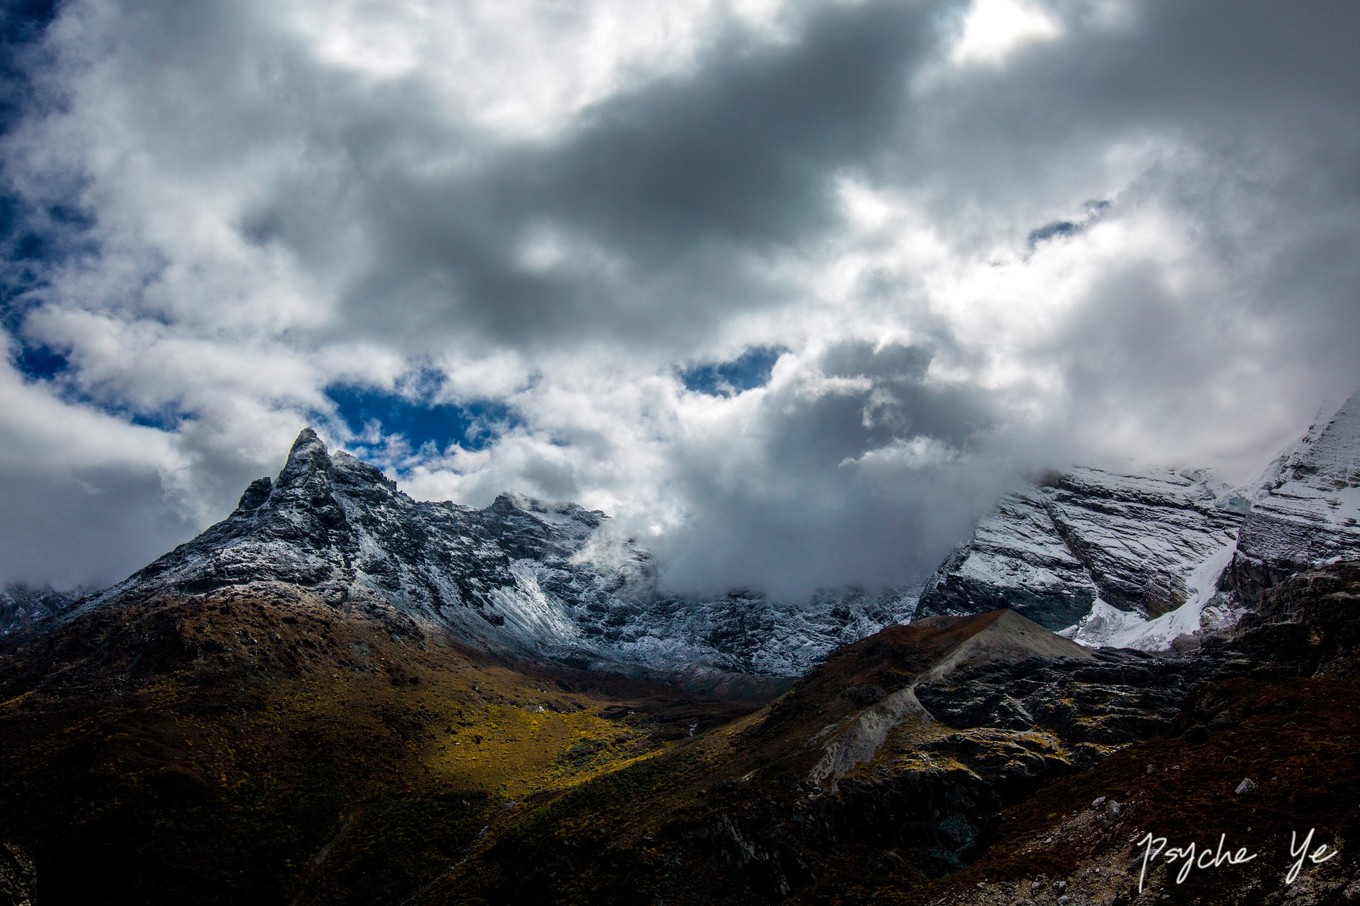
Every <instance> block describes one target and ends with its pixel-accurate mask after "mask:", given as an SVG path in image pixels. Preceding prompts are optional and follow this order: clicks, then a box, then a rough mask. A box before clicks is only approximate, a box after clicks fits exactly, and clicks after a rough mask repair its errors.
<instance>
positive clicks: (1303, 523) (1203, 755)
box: [0, 394, 1360, 903]
mask: <svg viewBox="0 0 1360 906" xmlns="http://www.w3.org/2000/svg"><path fill="white" fill-rule="evenodd" d="M1357 516H1360V394H1357V395H1356V396H1353V397H1352V398H1351V399H1350V400H1349V401H1348V402H1347V403H1346V404H1345V405H1343V406H1342V407H1341V409H1340V410H1339V411H1338V412H1337V413H1335V415H1333V416H1332V417H1331V418H1329V419H1324V420H1322V421H1320V422H1319V423H1318V424H1317V425H1316V426H1314V427H1313V428H1312V429H1310V431H1309V432H1308V434H1307V435H1306V436H1305V437H1304V438H1303V439H1302V440H1301V441H1300V442H1299V443H1298V444H1297V445H1296V446H1295V447H1294V448H1293V449H1291V450H1290V451H1289V452H1287V453H1286V454H1285V455H1283V456H1281V457H1280V458H1279V459H1278V460H1277V461H1276V462H1274V463H1273V464H1271V466H1270V467H1269V468H1267V469H1266V470H1265V472H1264V474H1263V476H1262V477H1261V478H1260V479H1259V480H1257V481H1255V482H1251V483H1248V485H1247V486H1245V487H1234V486H1231V485H1229V484H1227V483H1225V482H1223V481H1220V480H1219V479H1217V478H1216V477H1215V476H1214V475H1213V474H1212V473H1210V472H1207V471H1204V470H1170V469H1166V470H1156V471H1142V472H1139V473H1137V474H1118V473H1116V472H1111V471H1108V470H1100V469H1093V468H1072V469H1068V470H1066V471H1062V472H1053V473H1049V474H1045V475H1042V476H1038V477H1036V478H1035V480H1033V481H1031V482H1029V483H1028V484H1026V485H1024V486H1022V487H1019V488H1017V489H1015V490H1014V491H1013V492H1011V493H1010V494H1008V495H1006V496H1005V497H1004V498H1003V499H1002V500H1001V501H1000V502H999V503H998V505H997V506H996V508H995V509H994V510H993V511H992V512H991V513H989V514H988V515H986V516H985V517H984V518H983V519H982V520H980V522H979V523H978V525H977V527H976V529H975V531H974V532H973V535H972V537H971V538H970V539H969V540H968V541H967V542H966V543H965V544H963V545H962V546H961V547H960V548H958V549H957V550H956V551H954V552H953V553H952V554H951V555H950V556H949V557H948V558H947V559H946V561H945V562H944V563H943V564H942V565H941V566H940V567H939V569H938V570H936V572H935V573H934V574H933V575H932V576H931V577H930V578H929V580H928V581H927V582H926V583H925V584H924V586H923V587H912V588H897V589H877V590H872V589H869V590H866V589H855V588H850V589H836V590H829V591H825V592H821V593H818V594H817V595H814V596H813V597H812V598H811V600H809V601H797V602H794V601H779V600H774V599H771V598H770V597H768V596H766V595H764V594H762V593H761V592H760V591H759V590H754V589H746V590H734V591H732V592H730V593H728V594H725V595H719V596H713V597H708V598H702V599H694V598H687V597H683V596H679V595H676V594H673V593H670V592H667V591H666V590H665V589H664V588H663V587H662V583H661V581H660V578H659V575H660V571H659V568H658V565H657V563H656V561H655V558H654V557H652V556H651V555H650V554H649V553H648V552H647V551H646V550H644V549H642V548H641V547H639V546H638V544H637V543H636V542H635V541H634V540H633V539H630V538H628V537H626V536H624V535H622V534H620V533H619V532H618V531H617V530H616V529H615V528H614V526H613V524H612V522H611V520H610V519H609V518H608V517H607V516H606V515H605V514H603V513H600V512H598V511H590V510H586V509H583V508H582V507H580V506H577V505H575V504H569V503H550V502H545V501H540V500H534V499H532V498H528V497H524V496H522V495H515V494H503V495H502V496H500V497H498V498H497V499H496V500H495V502H494V503H492V504H491V505H490V506H489V507H486V508H484V509H477V508H472V507H466V506H460V505H457V504H453V503H429V502H419V501H415V500H413V499H412V498H410V497H409V496H408V495H406V494H404V493H402V492H401V491H400V490H399V489H398V488H397V486H396V484H395V482H393V481H392V480H390V479H389V478H387V477H386V476H385V475H384V474H383V473H382V472H381V471H380V470H378V469H377V468H376V467H374V466H372V465H369V464H367V463H363V462H361V461H359V460H358V459H356V458H354V457H353V456H350V455H349V454H347V453H343V452H335V453H332V452H331V451H329V450H328V449H327V448H326V446H325V445H324V444H323V443H322V441H321V440H320V438H319V437H318V436H317V435H316V434H315V433H314V432H312V431H311V430H310V429H308V430H304V431H303V432H302V433H301V434H300V435H299V437H298V439H297V441H296V442H295V444H294V445H293V447H292V450H291V451H290V453H289V456H288V459H287V462H286V464H285V466H284V468H283V469H282V471H281V472H280V473H279V474H278V476H277V477H276V478H272V479H271V478H262V479H259V480H258V481H255V482H254V483H252V484H251V485H250V486H249V487H248V488H247V489H246V490H245V492H244V493H243V494H242V496H241V499H240V502H239V504H238V505H237V507H236V509H235V510H234V511H233V512H232V513H231V514H230V515H229V516H228V517H227V518H226V519H224V520H223V521H222V522H219V523H217V524H216V525H214V526H212V527H210V528H209V529H207V530H206V531H205V532H203V533H202V534H201V535H200V536H198V537H197V538H195V539H193V540H191V541H189V542H188V543H186V544H184V545H181V546H180V547H178V548H176V549H175V550H173V551H171V552H169V553H167V554H166V555H165V556H163V557H161V558H159V559H158V560H156V561H155V562H153V563H151V564H150V565H148V566H147V567H145V568H144V569H142V570H139V571H138V572H136V573H134V574H133V575H132V576H130V577H129V578H128V579H126V580H124V581H123V582H121V583H119V584H117V585H115V586H113V587H111V588H108V589H104V590H102V591H98V592H95V593H76V594H70V595H64V594H62V593H59V592H54V591H52V590H50V589H46V590H34V589H27V588H11V589H9V590H7V591H6V593H5V595H4V596H0V620H3V625H0V629H3V631H4V636H3V638H0V738H3V739H4V740H5V741H6V744H5V746H4V747H3V749H0V841H3V842H4V844H5V848H4V851H3V854H4V856H5V858H3V859H0V892H4V891H10V890H13V891H18V893H15V894H14V895H13V896H12V897H11V899H12V901H13V902H21V901H22V900H21V899H20V897H21V896H24V895H28V894H31V893H32V890H33V888H34V885H35V884H36V885H37V889H38V890H39V891H40V895H41V901H42V902H43V903H65V902H72V903H77V902H78V903H93V902H129V901H136V902H147V903H154V902H166V903H169V902H175V903H182V902H246V901H249V902H261V903H273V902H278V903H284V902H287V903H330V902H355V903H359V902H363V903H374V902H394V903H401V902H411V903H504V902H524V903H557V902H581V903H601V902H606V903H608V902H617V903H636V902H668V903H674V902H680V903H707V902H732V903H763V902H785V901H793V902H807V903H813V902H817V903H820V902H859V901H861V900H863V901H866V902H867V901H868V900H870V899H873V900H875V901H887V902H922V903H924V902H938V903H956V902H957V903H964V902H976V903H992V902H997V903H1001V902H1005V903H1014V902H1021V901H1024V900H1029V901H1031V902H1068V903H1080V902H1125V901H1132V900H1133V898H1134V896H1135V894H1134V892H1133V887H1132V884H1133V883H1134V882H1135V881H1136V880H1137V879H1136V875H1137V873H1136V872H1131V871H1129V868H1130V865H1131V864H1132V862H1131V861H1130V860H1131V859H1133V858H1134V857H1135V856H1136V853H1135V851H1134V848H1133V847H1132V846H1131V844H1132V841H1133V839H1136V838H1137V836H1138V834H1137V833H1136V831H1137V830H1138V829H1139V828H1144V829H1150V830H1157V831H1158V832H1159V833H1162V834H1163V835H1169V834H1172V833H1173V832H1181V833H1182V834H1184V835H1189V836H1193V835H1195V834H1201V835H1202V833H1208V832H1209V831H1211V830H1212V831H1215V835H1216V833H1217V830H1216V829H1217V828H1218V827H1219V826H1220V825H1222V827H1223V831H1222V832H1223V833H1225V834H1226V833H1228V832H1229V831H1231V832H1233V833H1238V834H1241V835H1254V838H1255V839H1258V842H1260V845H1261V846H1265V845H1267V843H1268V842H1269V841H1268V840H1266V838H1267V837H1271V835H1274V834H1283V833H1285V828H1286V825H1287V824H1289V821H1290V820H1292V819H1293V818H1297V819H1298V820H1299V821H1307V822H1311V823H1312V824H1313V825H1314V826H1315V827H1317V829H1318V832H1319V833H1320V834H1323V835H1324V836H1325V837H1326V840H1327V841H1328V842H1329V844H1330V845H1332V846H1334V847H1335V846H1340V847H1344V845H1345V841H1346V840H1347V839H1355V837H1354V833H1355V831H1356V830H1357V828H1356V827H1355V824H1356V816H1354V815H1352V814H1350V813H1349V812H1348V811H1347V810H1346V809H1344V808H1342V807H1341V806H1340V805H1339V804H1338V803H1339V802H1341V801H1349V800H1346V799H1344V797H1345V795H1348V794H1347V792H1346V791H1347V790H1348V787H1347V786H1346V782H1345V781H1344V778H1345V777H1351V778H1353V777H1354V776H1357V773H1356V768H1357V767H1360V761H1358V760H1357V757H1358V755H1360V746H1357V745H1356V744H1355V743H1354V741H1353V740H1351V739H1350V737H1349V735H1347V734H1346V733H1341V732H1333V731H1334V730H1336V729H1337V728H1342V727H1346V726H1349V724H1348V722H1349V721H1353V719H1354V717H1355V716H1356V715H1354V714H1352V713H1351V712H1352V711H1353V710H1354V708H1355V705H1354V702H1356V701H1360V696H1357V695H1355V694H1354V693H1355V692H1357V691H1360V690H1357V689H1356V688H1355V686H1356V683H1357V659H1356V657H1355V653H1354V643H1355V641H1356V635H1357V626H1360V620H1357V619H1356V617H1357V614H1358V613H1360V612H1357V611H1356V609H1355V604H1356V602H1357V601H1360V566H1357V565H1356V561H1357V560H1360V527H1358V526H1357ZM1281 702H1287V703H1288V707H1287V708H1282V707H1281V706H1280V704H1279V703H1281ZM1291 723H1292V726H1290V724H1291ZM1252 734H1265V735H1264V736H1262V737H1261V738H1262V740H1263V744H1260V745H1258V744H1256V743H1255V742H1254V741H1253V740H1254V739H1255V737H1254V736H1253V735H1252ZM1343 737H1344V738H1343ZM1291 741H1292V742H1291ZM1291 746H1292V747H1291ZM1324 765H1325V766H1327V768H1328V770H1327V771H1323V770H1322V767H1323V766H1324ZM1140 770H1141V771H1142V773H1141V774H1140V773H1138V771H1140ZM1338 772H1339V773H1338ZM1348 772H1349V773H1348ZM1195 790H1199V791H1200V792H1199V793H1196V792H1194V791H1195ZM1243 790H1245V792H1243ZM1095 791H1102V792H1098V793H1097V794H1096V795H1093V796H1091V797H1090V800H1089V802H1096V804H1095V805H1090V804H1089V802H1088V801H1087V800H1085V799H1084V798H1083V797H1086V796H1087V794H1088V793H1091V792H1095ZM1172 791H1176V792H1175V795H1180V796H1182V797H1183V805H1184V809H1183V810H1182V812H1177V811H1176V810H1175V808H1173V807H1172V805H1171V804H1170V803H1169V800H1168V799H1167V798H1166V797H1167V796H1170V795H1172ZM1164 792H1165V795H1163V793H1164ZM1201 794H1202V795H1201ZM1215 797H1217V798H1219V799H1221V798H1222V797H1231V798H1229V799H1228V800H1227V801H1228V802H1229V803H1230V804H1231V805H1232V807H1230V808H1227V809H1226V810H1215V806H1214V801H1215ZM1337 797H1341V798H1337ZM1097 800H1099V801H1098V802H1097ZM1189 817H1196V820H1199V821H1201V822H1202V827H1201V826H1197V825H1193V823H1187V822H1188V818H1189ZM1220 819H1221V820H1220ZM1323 819H1326V822H1327V823H1326V826H1325V827H1323V826H1322V825H1323ZM1154 825H1155V826H1154ZM1189 836H1187V839H1188V838H1189ZM1272 839H1273V838H1272ZM1055 841H1056V842H1055ZM1272 845H1273V844H1272ZM1259 869H1261V866H1256V867H1254V868H1252V869H1251V870H1246V869H1241V870H1238V871H1236V872H1234V873H1229V872H1226V871H1224V872H1220V873H1219V876H1217V877H1201V878H1200V879H1199V880H1196V881H1193V882H1188V886H1181V885H1180V884H1179V883H1176V882H1175V879H1174V877H1169V875H1168V871H1167V870H1166V866H1164V865H1161V866H1154V871H1153V874H1154V876H1155V878H1156V884H1157V888H1158V890H1159V891H1161V892H1162V893H1167V892H1168V891H1174V893H1175V895H1176V896H1181V895H1184V896H1198V897H1201V898H1206V897H1207V899H1203V900H1202V901H1203V902H1262V903H1265V902H1273V900H1271V899H1270V897H1272V896H1281V895H1283V894H1282V893H1280V892H1281V891H1282V890H1284V889H1285V887H1284V886H1282V885H1281V884H1276V883H1274V881H1272V880H1271V878H1270V877H1268V876H1267V875H1266V874H1264V873H1263V872H1262V871H1261V870H1259ZM1354 871H1355V869H1354V867H1353V865H1347V864H1346V863H1345V862H1344V861H1343V860H1338V861H1335V862H1331V863H1327V865H1323V864H1321V863H1319V864H1318V865H1317V867H1316V870H1313V871H1310V872H1308V873H1307V875H1306V877H1303V878H1302V879H1296V882H1297V883H1295V884H1291V885H1288V890H1289V891H1290V896H1291V897H1292V899H1291V900H1290V902H1319V903H1320V902H1339V901H1346V900H1344V899H1338V898H1339V897H1343V896H1349V897H1352V899H1360V878H1357V877H1353V872H1354ZM35 878H36V879H37V880H36V881H35V880H34V879H35ZM1197 884H1198V885H1199V886H1196V885H1197ZM1215 884H1218V885H1219V886H1214V885H1215ZM1224 884H1226V885H1228V887H1223V886H1222V885H1224ZM1224 890H1229V891H1230V894H1231V895H1230V896H1228V898H1227V899H1222V896H1224V894H1223V891H1224ZM25 891H27V892H28V894H25ZM6 895H7V896H8V895H9V894H6ZM1215 897H1219V898H1218V899H1215ZM1063 898H1066V899H1065V900H1064V899H1063ZM1187 901H1193V900H1187ZM0 902H4V901H3V900H0Z"/></svg>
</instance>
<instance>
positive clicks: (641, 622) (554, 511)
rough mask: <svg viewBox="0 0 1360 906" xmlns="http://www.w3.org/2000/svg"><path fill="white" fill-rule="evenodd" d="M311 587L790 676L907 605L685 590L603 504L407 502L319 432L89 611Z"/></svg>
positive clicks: (506, 641) (539, 640) (532, 644)
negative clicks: (149, 599) (135, 600)
mask: <svg viewBox="0 0 1360 906" xmlns="http://www.w3.org/2000/svg"><path fill="white" fill-rule="evenodd" d="M226 587H233V588H247V589H252V590H255V591H258V592H261V593H265V594H271V593H273V594H278V593H288V592H289V590H296V589H299V588H301V589H305V590H307V591H309V592H311V593H314V594H317V595H320V596H322V597H323V598H324V599H325V600H326V601H328V602H330V603H331V604H333V605H336V606H340V605H345V606H352V607H359V608H366V609H368V610H370V611H381V610H384V609H387V610H392V611H396V612H397V613H399V614H400V615H402V616H403V617H407V618H410V619H412V620H414V621H415V622H416V623H417V624H420V625H423V626H426V627H438V628H443V629H447V630H450V631H451V632H453V633H454V634H455V635H456V636H457V637H458V638H460V639H462V640H464V641H465V642H469V643H471V644H474V645H483V646H486V647H488V648H490V649H493V650H498V651H502V652H509V653H517V654H528V655H533V656H542V657H550V658H556V659H561V660H566V661H568V662H570V663H575V664H577V665H579V666H609V667H624V668H627V667H629V666H630V665H632V666H635V667H639V668H640V667H642V666H644V665H645V666H646V667H647V668H659V669H662V670H691V669H699V670H704V669H710V668H711V669H717V670H723V671H732V672H737V673H744V674H766V675H775V676H792V675H798V674H801V673H803V672H805V671H806V669H807V668H808V667H809V666H810V665H811V664H812V663H814V662H816V661H817V660H818V659H820V658H821V657H822V656H824V655H825V654H826V652H828V651H830V650H831V649H832V648H834V647H836V646H838V645H841V644H844V643H846V642H850V641H854V640H855V639H858V638H862V637H864V636H866V635H869V634H871V633H873V632H876V631H877V630H879V629H881V628H882V627H883V626H886V625H891V624H893V623H897V622H902V621H904V620H906V619H908V618H910V615H911V609H912V607H913V606H914V604H915V595H914V594H912V593H910V592H890V593H884V594H870V593H865V592H857V591H846V592H843V593H840V594H836V595H823V596H820V597H818V598H815V599H814V600H813V601H811V602H810V603H806V604H803V603H798V604H794V603H786V602H780V601H773V600H770V599H768V598H765V597H764V596H762V595H760V594H758V593H753V592H746V593H733V594H729V595H724V596H720V597H716V598H711V599H706V600H686V599H682V598H679V597H676V596H674V595H667V594H664V593H662V592H661V591H660V590H659V589H658V585H657V575H656V568H655V564H654V562H653V561H652V558H651V556H650V555H649V554H648V553H647V552H646V551H644V550H642V549H640V548H638V547H637V546H636V545H635V544H634V543H632V541H631V540H628V539H624V538H620V537H617V536H616V535H615V534H614V533H613V532H612V531H611V530H610V526H609V524H608V517H606V516H605V514H603V513H601V512H598V511H593V510H586V509H583V508H582V507H580V506H578V505H576V504H556V503H547V502H544V501H541V500H535V499H533V498H529V497H525V496H522V495H517V494H502V495H501V496H500V497H498V498H497V499H496V500H495V502H494V503H492V504H491V505H490V506H489V507H486V508H485V509H476V508H473V507H467V506H460V505H457V504H453V503H430V502H420V501H416V500H413V499H412V498H411V497H409V496H408V495H406V494H404V493H402V492H401V491H400V490H398V489H397V485H396V483H395V482H394V481H392V480H391V479H389V478H387V477H386V476H385V475H383V473H382V472H381V471H380V470H379V469H377V468H376V467H374V466H372V465H369V464H368V463H364V462H361V461H360V460H358V459H356V458H355V457H353V456H351V455H350V454H348V453H345V452H337V453H335V454H331V453H330V452H329V451H328V450H327V448H326V446H325V444H324V443H323V442H322V441H321V439H320V438H319V437H318V436H317V435H316V433H315V432H314V431H312V430H311V429H310V428H309V429H306V430H304V431H303V432H302V433H301V434H300V435H299V436H298V438H297V441H296V442H295V443H294V445H293V447H292V450H291V452H290V453H289V456H288V461H287V463H286V464H285V466H284V467H283V470H282V471H281V472H280V473H279V475H278V477H277V478H276V479H274V480H271V479H269V478H261V479H259V480H257V481H255V482H253V483H252V484H251V485H250V486H249V487H248V488H246V490H245V493H244V494H242V496H241V500H240V503H239V504H238V505H237V507H236V510H235V511H234V512H233V513H232V514H231V515H230V516H228V517H227V518H226V519H225V520H223V521H222V522H219V523H217V524H216V525H214V526H212V527H210V528H209V529H207V530H206V531H204V532H203V533H202V534H201V535H199V536H198V537H197V538H195V539H193V540H192V541H190V542H188V543H186V544H183V545H181V546H180V547H177V548H176V549H175V550H173V551H171V552H170V553H168V554H166V555H165V556H163V557H161V558H160V559H158V560H156V561H155V562H154V563H152V564H151V565H150V566H147V567H146V568H145V569H143V570H141V571H140V572H138V573H136V574H134V575H133V576H131V577H130V578H128V579H127V580H125V581H124V582H122V583H120V584H119V585H117V586H114V587H113V588H111V589H109V590H108V591H106V592H103V593H101V594H100V595H97V596H95V597H94V598H93V599H90V601H88V602H87V603H85V604H83V605H81V606H82V609H84V608H88V607H93V606H100V605H102V604H104V603H107V602H110V601H113V600H116V599H119V598H123V597H125V596H130V595H137V596H144V595H147V594H153V593H157V592H163V591H169V592H175V593H190V594H193V593H205V592H212V591H217V590H219V589H223V588H226Z"/></svg>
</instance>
